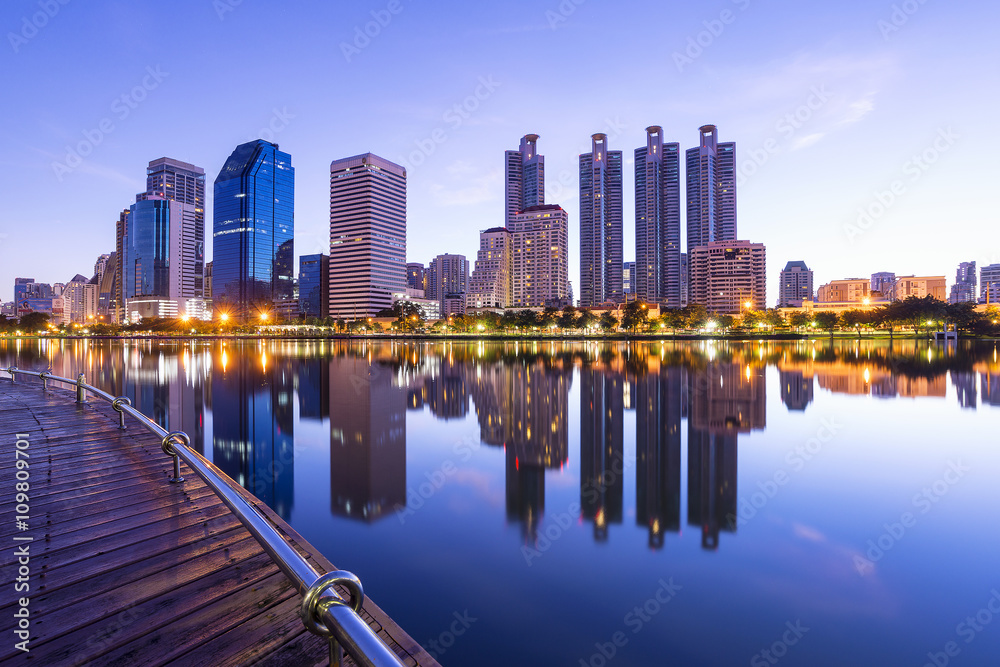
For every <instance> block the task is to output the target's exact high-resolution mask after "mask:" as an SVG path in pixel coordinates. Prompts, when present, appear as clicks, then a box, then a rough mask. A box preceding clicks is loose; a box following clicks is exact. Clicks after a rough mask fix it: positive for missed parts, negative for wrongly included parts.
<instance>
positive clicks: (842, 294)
mask: <svg viewBox="0 0 1000 667" xmlns="http://www.w3.org/2000/svg"><path fill="white" fill-rule="evenodd" d="M866 299H867V300H868V301H871V283H870V282H869V281H868V280H867V279H865V278H847V279H845V280H832V281H830V282H828V283H827V284H825V285H820V286H819V289H818V290H817V291H816V301H817V302H818V303H843V302H850V303H864V302H865V300H866ZM800 305H801V304H800Z"/></svg>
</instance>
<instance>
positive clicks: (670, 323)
mask: <svg viewBox="0 0 1000 667" xmlns="http://www.w3.org/2000/svg"><path fill="white" fill-rule="evenodd" d="M660 324H661V325H662V326H663V327H664V328H666V329H670V333H672V334H674V335H676V334H677V329H678V328H680V327H683V326H684V313H682V312H681V311H680V310H679V309H676V308H664V309H663V311H662V312H661V313H660Z"/></svg>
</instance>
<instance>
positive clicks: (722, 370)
mask: <svg viewBox="0 0 1000 667" xmlns="http://www.w3.org/2000/svg"><path fill="white" fill-rule="evenodd" d="M689 377H690V383H689V388H688V397H689V400H690V405H691V407H690V409H689V410H688V415H689V417H688V420H689V423H690V425H691V427H693V428H696V429H699V430H702V431H709V432H712V433H727V434H728V433H733V432H739V433H748V432H750V431H751V430H758V429H763V428H764V427H765V426H766V425H767V413H766V408H767V386H766V384H765V374H764V369H763V368H762V367H753V366H751V365H749V364H745V365H742V364H733V363H726V362H710V363H709V364H708V366H707V367H706V368H705V369H704V370H701V371H695V370H692V371H691V373H690V376H689Z"/></svg>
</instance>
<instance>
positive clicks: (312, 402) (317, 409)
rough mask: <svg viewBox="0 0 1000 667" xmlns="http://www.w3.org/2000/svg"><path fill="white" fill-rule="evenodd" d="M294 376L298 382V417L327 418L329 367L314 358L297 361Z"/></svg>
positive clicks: (328, 407) (328, 408)
mask: <svg viewBox="0 0 1000 667" xmlns="http://www.w3.org/2000/svg"><path fill="white" fill-rule="evenodd" d="M295 374H296V378H297V380H298V395H299V417H301V418H302V419H325V418H326V417H329V416H330V366H329V365H328V364H327V363H326V362H325V361H321V360H319V359H316V358H305V359H299V360H298V361H297V362H296V365H295Z"/></svg>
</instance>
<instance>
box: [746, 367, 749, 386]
mask: <svg viewBox="0 0 1000 667" xmlns="http://www.w3.org/2000/svg"><path fill="white" fill-rule="evenodd" d="M746 375H747V381H748V382H749V381H750V364H747V371H746Z"/></svg>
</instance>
